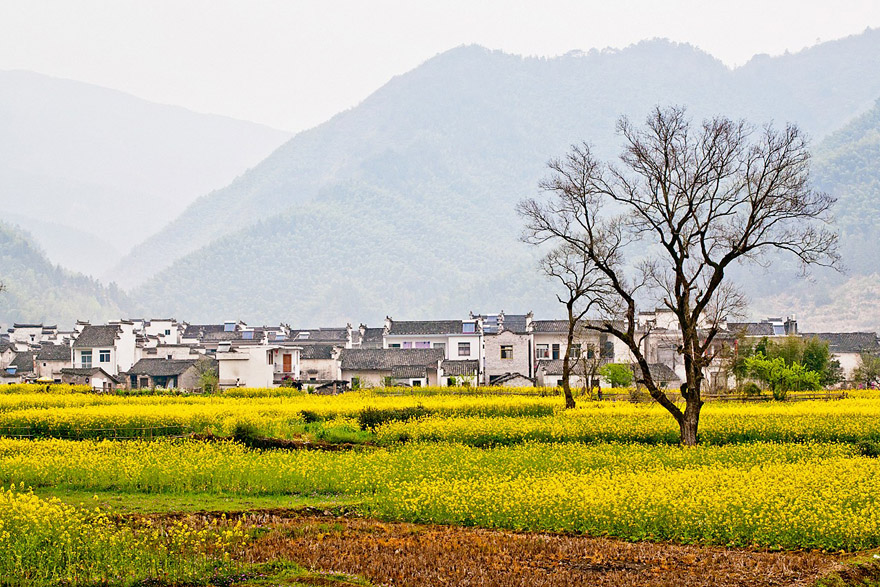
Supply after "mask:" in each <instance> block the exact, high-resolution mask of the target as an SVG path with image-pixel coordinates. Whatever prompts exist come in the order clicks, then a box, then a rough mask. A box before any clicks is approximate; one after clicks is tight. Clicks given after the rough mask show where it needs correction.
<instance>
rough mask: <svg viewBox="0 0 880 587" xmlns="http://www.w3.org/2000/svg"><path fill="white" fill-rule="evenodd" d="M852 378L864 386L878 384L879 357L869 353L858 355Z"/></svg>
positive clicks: (879, 377) (879, 381)
mask: <svg viewBox="0 0 880 587" xmlns="http://www.w3.org/2000/svg"><path fill="white" fill-rule="evenodd" d="M853 378H854V379H855V380H856V382H858V383H859V384H860V385H864V386H865V387H876V386H877V385H880V357H878V356H876V355H872V354H871V353H862V354H861V355H860V356H859V366H858V367H856V370H855V372H854V373H853Z"/></svg>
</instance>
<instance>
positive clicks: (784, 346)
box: [732, 336, 842, 389]
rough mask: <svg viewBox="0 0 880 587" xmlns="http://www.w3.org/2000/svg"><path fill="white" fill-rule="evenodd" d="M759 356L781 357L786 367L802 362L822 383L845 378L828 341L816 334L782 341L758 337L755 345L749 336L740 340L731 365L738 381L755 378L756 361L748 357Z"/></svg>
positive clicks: (826, 383)
mask: <svg viewBox="0 0 880 587" xmlns="http://www.w3.org/2000/svg"><path fill="white" fill-rule="evenodd" d="M756 356H761V357H763V358H766V359H780V360H781V361H782V363H783V364H784V365H785V366H786V367H790V368H794V366H795V365H800V366H802V367H803V368H804V369H806V370H807V371H811V372H813V373H817V374H818V375H819V385H820V386H826V385H832V384H834V383H837V382H838V381H840V380H841V378H842V376H841V368H840V363H839V362H838V361H836V360H834V359H833V358H832V356H831V351H830V350H829V348H828V342H827V341H823V340H819V338H818V337H816V336H813V337H810V338H802V337H799V336H786V337H785V338H782V339H781V340H770V339H768V338H767V337H766V336H765V337H763V338H761V339H760V340H758V341H757V342H756V343H755V344H754V346H752V345H751V344H750V343H749V341H748V339H744V340H741V341H740V343H739V347H738V351H737V353H736V356H735V357H734V359H733V365H732V371H733V373H734V375H735V376H736V378H737V379H738V380H739V381H743V380H744V379H746V378H747V377H755V375H754V373H753V370H754V365H755V363H754V360H753V361H752V362H751V363H750V362H749V359H752V358H753V357H756ZM765 371H766V369H765ZM761 381H765V382H767V381H766V380H765V379H761ZM791 389H795V388H791ZM802 389H812V388H802Z"/></svg>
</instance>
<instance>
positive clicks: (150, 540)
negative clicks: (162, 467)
mask: <svg viewBox="0 0 880 587" xmlns="http://www.w3.org/2000/svg"><path fill="white" fill-rule="evenodd" d="M223 525H225V526H226V527H221V524H218V523H217V522H216V521H215V522H212V523H210V524H207V525H205V524H202V525H201V527H196V526H193V525H190V524H187V523H186V522H184V521H181V520H178V521H176V522H174V523H172V524H170V525H164V526H159V525H156V524H153V523H151V522H149V521H141V522H138V523H134V522H132V523H129V524H125V525H118V524H116V523H114V522H112V521H111V520H110V519H109V518H108V517H107V516H106V515H105V514H103V513H102V512H101V511H99V510H98V509H97V508H96V509H94V510H89V509H87V508H84V507H79V508H77V507H72V506H69V505H65V504H63V503H61V502H60V501H58V500H57V499H40V498H38V497H37V496H35V495H33V493H31V492H30V491H24V487H23V485H22V486H20V488H16V487H15V486H12V487H10V488H9V489H5V490H4V489H3V488H0V578H7V579H12V578H14V579H15V581H16V583H15V584H24V585H27V584H34V585H38V584H45V583H53V584H54V583H57V582H72V583H78V582H84V583H91V582H97V581H101V580H107V579H108V578H113V579H116V580H119V579H120V578H122V577H127V578H129V579H137V578H144V577H147V576H155V575H156V574H167V575H171V576H172V577H176V578H180V579H185V578H188V577H193V576H198V575H199V574H201V573H203V572H204V571H205V570H206V569H209V568H212V567H213V566H215V565H216V564H217V563H218V562H220V563H221V564H222V562H223V561H225V560H228V559H229V555H230V553H231V552H232V550H233V549H234V548H236V547H237V546H238V545H239V544H241V543H242V542H243V541H244V540H245V538H246V534H245V532H244V531H243V530H242V528H241V526H240V525H237V526H231V525H228V524H225V522H224V524H223Z"/></svg>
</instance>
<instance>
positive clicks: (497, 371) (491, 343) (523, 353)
mask: <svg viewBox="0 0 880 587" xmlns="http://www.w3.org/2000/svg"><path fill="white" fill-rule="evenodd" d="M483 349H484V357H483V360H484V371H483V381H482V383H483V384H485V385H494V384H495V383H496V381H497V380H498V379H499V378H501V377H505V376H508V375H512V374H519V375H522V376H523V377H526V378H529V379H531V378H532V377H533V376H534V356H533V353H532V336H531V334H529V333H527V332H513V331H511V330H501V331H500V332H496V333H489V334H483Z"/></svg>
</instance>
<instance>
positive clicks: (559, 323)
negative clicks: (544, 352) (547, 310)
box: [504, 317, 623, 332]
mask: <svg viewBox="0 0 880 587" xmlns="http://www.w3.org/2000/svg"><path fill="white" fill-rule="evenodd" d="M504 321H505V324H506V322H507V318H506V317H505V319H504ZM604 323H605V322H603V321H602V320H581V321H579V324H581V325H590V326H602V324H604ZM615 323H616V324H617V325H618V327H620V326H622V325H623V322H620V321H617V322H615ZM532 332H568V320H532Z"/></svg>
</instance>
